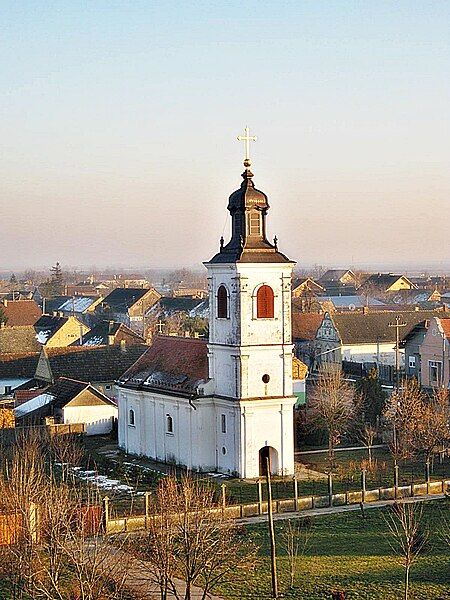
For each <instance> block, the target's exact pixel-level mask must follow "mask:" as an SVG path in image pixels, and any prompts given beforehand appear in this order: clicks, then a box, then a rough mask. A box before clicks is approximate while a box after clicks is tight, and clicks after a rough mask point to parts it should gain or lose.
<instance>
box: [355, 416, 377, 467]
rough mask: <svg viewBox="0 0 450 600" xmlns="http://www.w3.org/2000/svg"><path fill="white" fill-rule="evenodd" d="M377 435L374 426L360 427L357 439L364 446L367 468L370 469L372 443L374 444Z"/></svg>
mask: <svg viewBox="0 0 450 600" xmlns="http://www.w3.org/2000/svg"><path fill="white" fill-rule="evenodd" d="M377 435H378V429H377V427H375V426H374V425H371V424H370V423H365V425H364V426H363V427H362V429H361V431H360V436H359V439H360V440H361V442H362V443H363V444H364V446H365V447H366V448H367V460H368V465H369V468H371V467H372V449H373V443H374V441H375V439H376V437H377Z"/></svg>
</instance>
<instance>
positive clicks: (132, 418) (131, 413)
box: [128, 408, 136, 427]
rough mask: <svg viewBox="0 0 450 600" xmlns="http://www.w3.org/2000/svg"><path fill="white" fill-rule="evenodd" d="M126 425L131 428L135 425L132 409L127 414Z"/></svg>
mask: <svg viewBox="0 0 450 600" xmlns="http://www.w3.org/2000/svg"><path fill="white" fill-rule="evenodd" d="M128 425H132V426H133V427H134V426H135V425H136V420H135V415H134V410H133V409H132V408H130V410H129V412H128Z"/></svg>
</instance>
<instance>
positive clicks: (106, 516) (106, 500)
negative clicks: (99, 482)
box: [103, 496, 109, 533]
mask: <svg viewBox="0 0 450 600" xmlns="http://www.w3.org/2000/svg"><path fill="white" fill-rule="evenodd" d="M108 523H109V498H108V496H105V497H104V498H103V531H104V532H105V533H108Z"/></svg>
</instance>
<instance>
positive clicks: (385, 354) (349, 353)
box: [342, 342, 405, 366]
mask: <svg viewBox="0 0 450 600" xmlns="http://www.w3.org/2000/svg"><path fill="white" fill-rule="evenodd" d="M342 358H343V359H345V360H353V361H354V362H377V358H378V359H379V362H380V364H383V365H395V346H394V344H392V343H391V342H390V343H387V344H378V345H377V344H360V345H352V346H350V345H347V346H343V347H342ZM404 362H405V356H404V350H403V349H400V365H401V366H403V365H404Z"/></svg>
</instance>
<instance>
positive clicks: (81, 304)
mask: <svg viewBox="0 0 450 600" xmlns="http://www.w3.org/2000/svg"><path fill="white" fill-rule="evenodd" d="M100 300H101V298H100V297H99V296H95V297H94V296H74V297H73V298H71V299H70V300H66V301H65V302H63V303H62V304H61V305H60V306H59V308H58V310H62V311H66V312H74V313H84V312H85V311H87V310H88V309H89V308H90V307H91V306H92V305H93V304H95V303H97V304H98V303H99V302H100Z"/></svg>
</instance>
